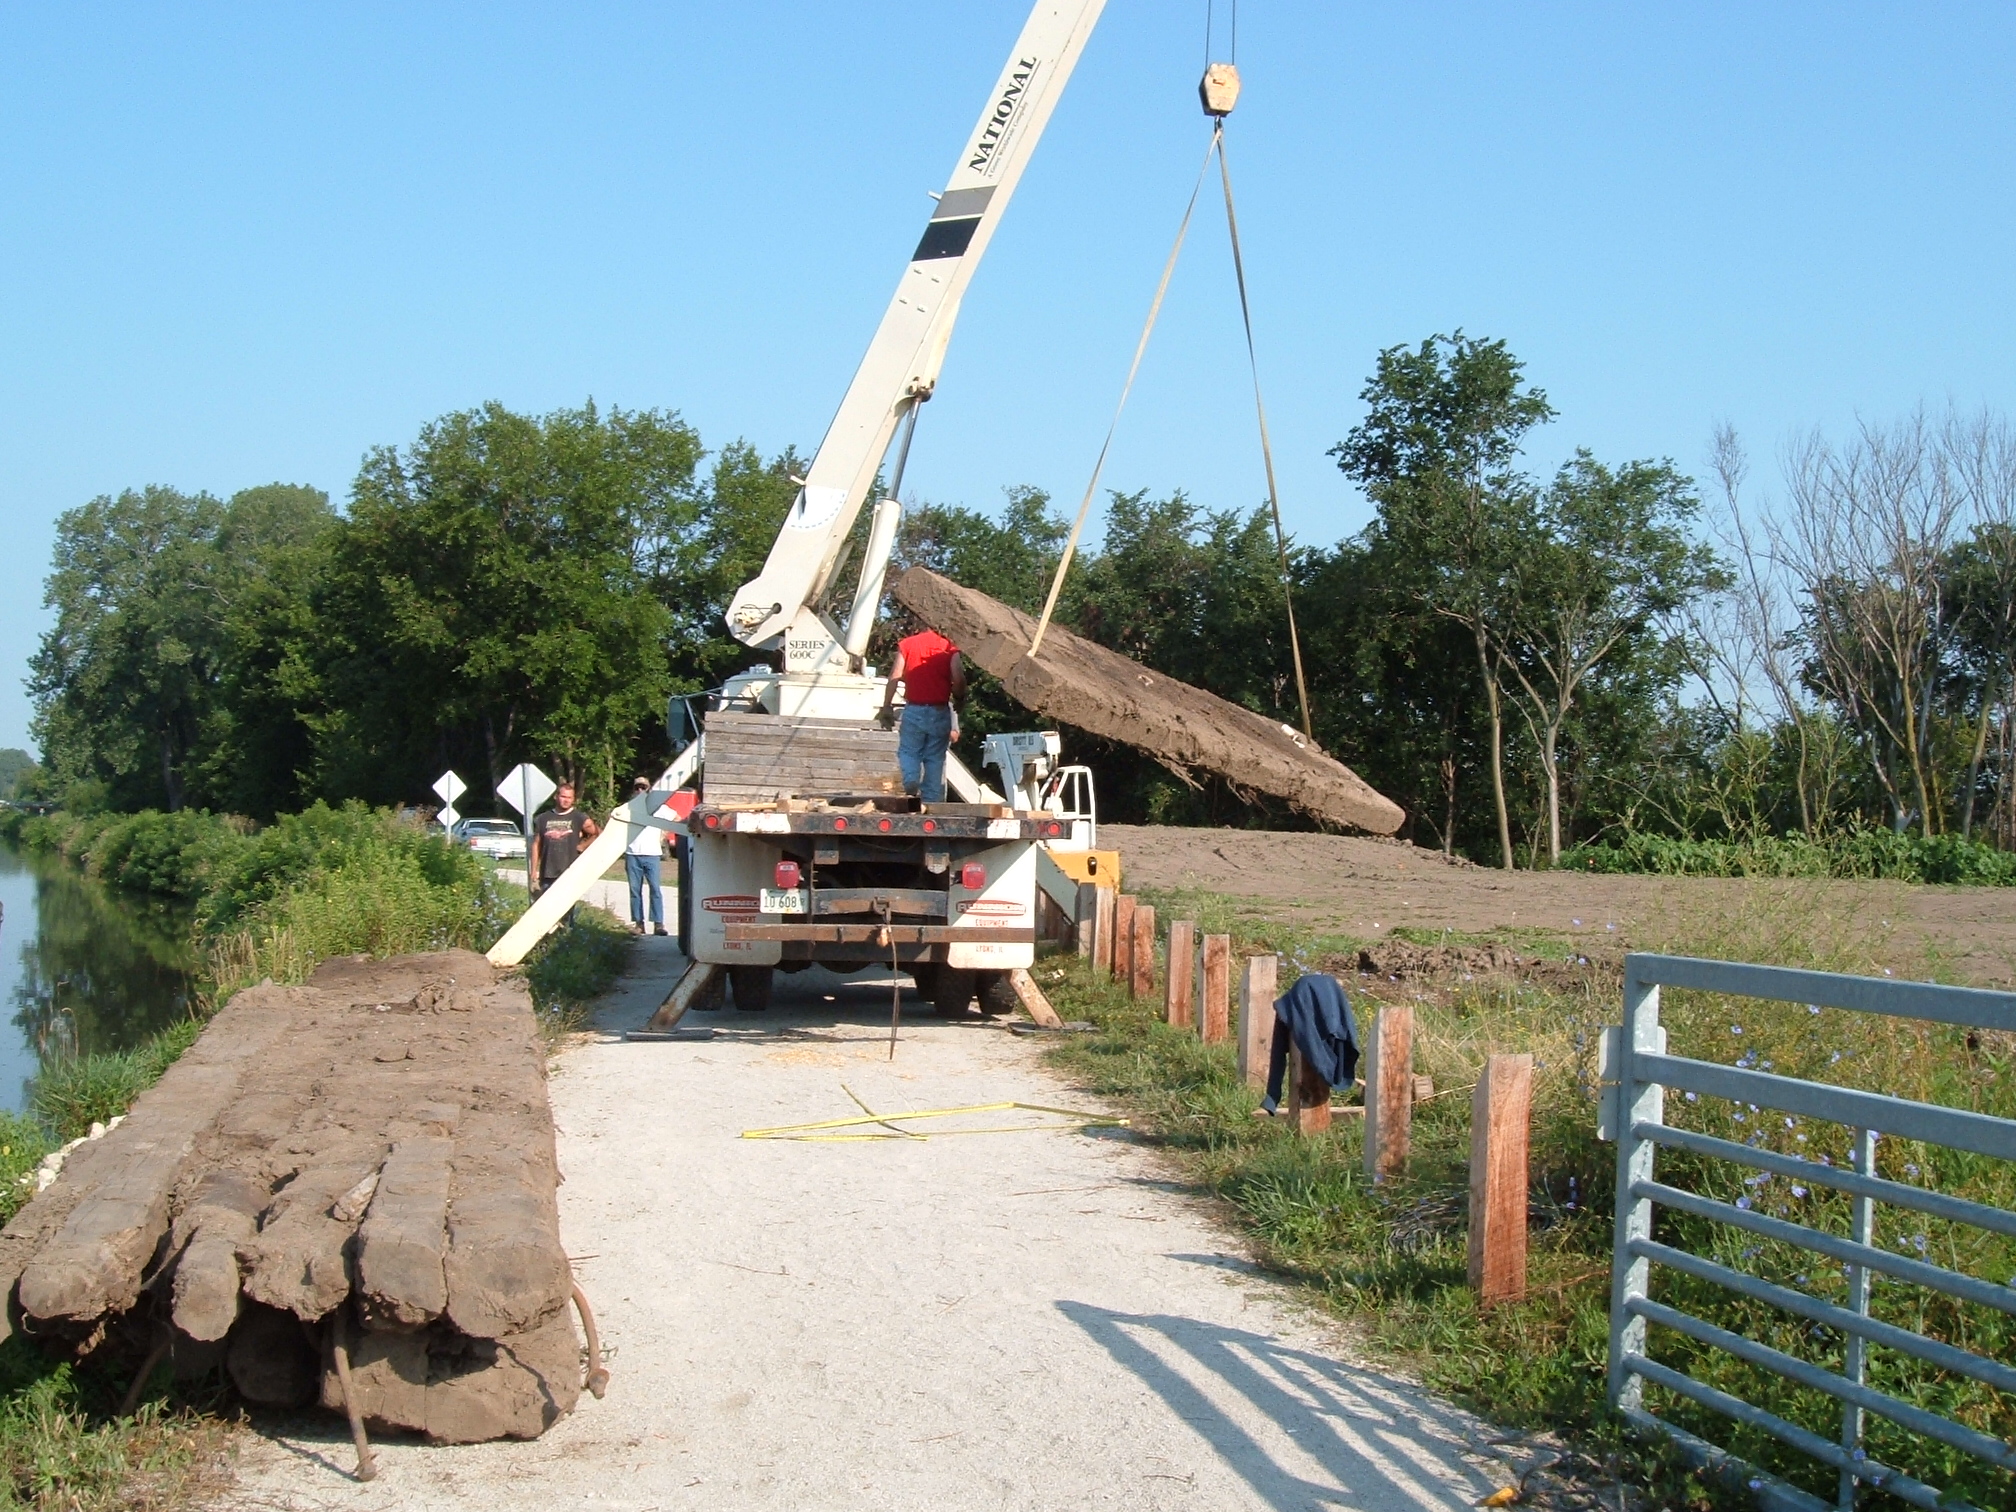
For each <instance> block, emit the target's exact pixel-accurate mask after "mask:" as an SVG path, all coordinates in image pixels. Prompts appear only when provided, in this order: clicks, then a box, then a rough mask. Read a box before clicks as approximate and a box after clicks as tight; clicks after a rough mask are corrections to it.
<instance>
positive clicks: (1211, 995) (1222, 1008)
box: [1197, 934, 1232, 1045]
mask: <svg viewBox="0 0 2016 1512" xmlns="http://www.w3.org/2000/svg"><path fill="white" fill-rule="evenodd" d="M1202 976H1203V982H1204V1001H1203V1002H1202V1003H1201V1004H1199V1005H1198V1014H1197V1021H1198V1032H1199V1033H1200V1034H1201V1035H1202V1037H1203V1040H1204V1043H1205V1044H1207V1045H1222V1044H1223V1043H1225V1041H1226V1040H1228V1039H1230V1038H1231V1037H1232V1023H1231V1019H1232V936H1230V935H1222V934H1207V935H1206V936H1204V966H1203V971H1202Z"/></svg>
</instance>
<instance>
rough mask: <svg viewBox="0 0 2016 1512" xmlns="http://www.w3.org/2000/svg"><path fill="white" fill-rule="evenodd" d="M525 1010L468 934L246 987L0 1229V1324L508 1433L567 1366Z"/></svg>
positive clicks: (437, 1433) (453, 1429)
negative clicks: (467, 941)
mask: <svg viewBox="0 0 2016 1512" xmlns="http://www.w3.org/2000/svg"><path fill="white" fill-rule="evenodd" d="M557 1183H558V1170H557V1166H556V1164H555V1160H554V1148H553V1120H552V1115H551V1113H550V1111H549V1110H548V1107H547V1102H546V1085H545V1060H544V1056H543V1054H542V1052H541V1051H540V1048H539V1044H538V1038H537V1033H536V1025H535V1023H534V1021H533V1015H532V1002H531V998H530V995H529V994H528V993H527V991H526V989H525V986H524V983H523V981H522V980H521V979H518V978H507V979H502V980H500V979H499V978H498V976H497V974H496V972H495V971H494V970H493V968H492V967H491V965H490V963H489V962H488V961H486V960H484V959H483V957H481V956H479V955H475V954H472V953H470V952H468V951H442V952H438V953H434V954H430V955H422V956H404V957H400V958H397V959H394V960H389V961H372V960H368V959H363V958H353V959H344V960H340V961H331V962H328V963H326V964H324V965H323V966H322V967H321V969H319V970H318V971H317V972H316V973H315V975H314V976H313V977H312V978H310V980H309V982H308V984H307V985H306V986H301V987H280V986H275V985H273V984H272V983H270V982H267V983H262V984H261V985H259V986H257V987H252V988H248V989H246V990H245V991H243V992H240V993H239V994H238V995H237V996H236V997H234V998H232V1000H231V1001H230V1002H229V1003H228V1004H226V1005H225V1007H224V1008H223V1009H222V1010H221V1011H220V1012H219V1013H218V1014H217V1016H216V1017H215V1018H213V1019H212V1020H211V1021H210V1023H209V1025H208V1026H207V1027H206V1028H205V1029H204V1031H203V1033H202V1035H201V1036H200V1037H199V1038H198V1039H197V1041H196V1043H195V1044H194V1045H193V1046H192V1047H191V1048H190V1049H189V1051H188V1053H187V1054H185V1055H184V1056H183V1057H182V1059H181V1060H179V1061H177V1062H176V1063H175V1064H174V1065H173V1066H171V1067H170V1068H169V1070H168V1072H167V1074H166V1075H165V1076H163V1077H162V1079H161V1081H160V1082H159V1083H158V1084H157V1085H156V1086H154V1087H153V1088H152V1089H151V1090H149V1091H148V1092H146V1093H145V1094H143V1095H142V1096H141V1098H140V1099H139V1101H137V1102H136V1103H135V1104H134V1106H133V1110H132V1112H131V1113H130V1114H129V1115H128V1116H127V1117H126V1118H125V1119H123V1120H122V1121H121V1122H120V1123H119V1125H118V1127H116V1128H113V1129H110V1130H109V1131H107V1132H106V1133H105V1134H104V1135H103V1136H102V1137H101V1138H95V1139H92V1140H90V1141H88V1142H86V1143H84V1144H82V1145H80V1146H79V1147H77V1148H76V1149H75V1150H74V1151H72V1152H71V1154H70V1155H69V1157H68V1158H67V1160H66V1161H65V1163H64V1165H63V1168H62V1171H61V1174H60V1175H59V1176H58V1178H57V1179H56V1181H55V1182H54V1184H53V1185H50V1186H49V1187H48V1188H47V1189H46V1190H44V1191H43V1192H41V1193H40V1194H39V1195H38V1196H36V1197H35V1199H34V1200H33V1201H31V1202H30V1203H29V1204H28V1205H27V1206H26V1207H24V1208H22V1210H21V1211H20V1212H19V1213H17V1214H16V1215H15V1217H14V1219H13V1221H12V1222H10V1223H9V1224H8V1225H7V1227H6V1229H5V1230H4V1232H0V1285H4V1286H5V1288H6V1295H7V1298H8V1302H9V1317H10V1319H11V1321H12V1323H13V1325H14V1327H15V1328H16V1329H17V1330H19V1331H21V1332H23V1333H25V1334H28V1335H31V1336H33V1337H35V1338H37V1339H38V1340H42V1341H45V1342H48V1343H50V1344H52V1345H55V1346H57V1347H61V1348H64V1349H67V1350H68V1351H69V1352H71V1353H73V1354H75V1355H78V1356H84V1355H90V1354H94V1353H96V1352H98V1351H101V1350H112V1351H115V1352H118V1353H122V1354H131V1355H134V1356H146V1355H149V1354H151V1353H152V1352H153V1351H154V1350H155V1349H156V1348H157V1347H160V1346H166V1347H167V1348H168V1349H169V1351H170V1354H171V1357H172V1359H173V1360H174V1362H175V1365H176V1368H177V1371H178V1373H184V1374H197V1373H201V1372H203V1371H206V1370H209V1369H212V1368H214V1367H215V1366H216V1365H217V1364H218V1363H219V1361H220V1360H221V1361H222V1363H223V1364H224V1366H225V1368H226V1369H227V1370H228V1372H229V1373H230V1376H231V1378H232V1380H233V1382H234V1383H235V1384H236V1385H237V1387H238V1390H239V1392H240V1393H241V1394H242V1395H243V1396H245V1397H246V1398H248V1399H250V1400H252V1401H255V1402H265V1403H273V1404H279V1405H289V1406H298V1405H303V1404H305V1403H306V1402H308V1401H310V1400H312V1399H314V1398H316V1397H318V1396H319V1397H320V1398H321V1400H322V1401H323V1402H325V1403H326V1404H328V1405H330V1406H340V1403H341V1401H342V1397H341V1394H340V1389H339V1387H338V1384H337V1379H336V1372H335V1370H334V1367H333V1358H334V1356H333V1346H335V1345H336V1344H337V1343H338V1342H339V1341H342V1340H345V1339H347V1340H348V1346H347V1347H349V1348H350V1350H351V1352H352V1355H353V1358H354V1361H355V1370H354V1372H353V1377H352V1380H353V1388H354V1391H355V1397H356V1401H357V1405H358V1406H359V1408H360V1410H361V1411H362V1413H363V1415H364V1416H365V1417H366V1418H367V1419H368V1420H370V1421H372V1422H374V1423H376V1424H377V1425H379V1426H380V1427H390V1428H399V1429H407V1430H412V1431H416V1432H420V1433H425V1434H427V1435H428V1436H429V1437H430V1438H434V1439H437V1440H441V1441H445V1442H457V1443H460V1442H471V1441H474V1440H478V1439H490V1438H502V1437H511V1438H532V1437H536V1436H537V1435H538V1434H539V1433H541V1432H543V1431H544V1430H545V1429H546V1428H547V1427H548V1426H550V1425H551V1424H552V1423H553V1422H554V1421H555V1420H556V1419H557V1418H558V1417H559V1416H560V1415H561V1414H562V1413H565V1412H567V1411H569V1410H571V1409H572V1407H573V1405H574V1402H575V1399H576V1396H577V1394H578V1390H579V1386H580V1382H581V1363H580V1356H579V1349H578V1346H577V1344H576V1342H575V1335H574V1327H573V1322H572V1320H571V1318H570V1317H569V1315H568V1312H567V1305H568V1300H569V1296H570V1294H571V1290H572V1276H571V1272H570V1270H569V1268H568V1263H567V1257H566V1254H565V1252H564V1251H563V1250H562V1248H561V1245H560V1224H559V1213H558V1209H557V1205H556V1201H555V1188H556V1186H557Z"/></svg>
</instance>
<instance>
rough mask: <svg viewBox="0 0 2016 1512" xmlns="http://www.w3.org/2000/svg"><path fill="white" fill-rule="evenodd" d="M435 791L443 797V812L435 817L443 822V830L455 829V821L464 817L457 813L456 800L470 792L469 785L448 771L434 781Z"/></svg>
mask: <svg viewBox="0 0 2016 1512" xmlns="http://www.w3.org/2000/svg"><path fill="white" fill-rule="evenodd" d="M434 791H435V792H437V793H439V794H440V795H441V812H440V813H439V814H437V815H435V816H434V817H435V818H437V819H439V820H440V821H441V828H443V829H453V828H454V827H455V821H456V820H457V819H460V818H461V817H462V816H461V814H459V813H458V812H456V809H455V800H456V799H457V798H460V797H461V796H462V795H463V794H464V793H466V792H468V791H469V784H468V783H466V782H464V781H463V780H462V779H461V778H460V777H458V776H456V775H455V773H454V772H452V771H448V772H443V773H442V774H441V775H440V776H439V777H437V778H435V779H434Z"/></svg>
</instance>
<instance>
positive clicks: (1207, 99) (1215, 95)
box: [1197, 63, 1239, 121]
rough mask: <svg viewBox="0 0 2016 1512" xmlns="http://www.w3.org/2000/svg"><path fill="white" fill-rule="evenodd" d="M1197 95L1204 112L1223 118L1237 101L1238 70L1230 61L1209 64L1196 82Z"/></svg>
mask: <svg viewBox="0 0 2016 1512" xmlns="http://www.w3.org/2000/svg"><path fill="white" fill-rule="evenodd" d="M1197 95H1198V98H1199V99H1201V100H1203V102H1204V114H1206V115H1208V116H1216V117H1217V118H1218V119H1219V120H1221V121H1222V120H1224V119H1225V117H1226V116H1228V115H1230V114H1232V107H1233V106H1235V105H1237V104H1238V103H1239V70H1238V69H1236V68H1234V67H1233V66H1232V65H1231V64H1230V63H1213V64H1211V65H1210V66H1209V67H1208V68H1206V69H1205V70H1204V77H1203V78H1202V79H1201V80H1200V81H1199V82H1198V85H1197Z"/></svg>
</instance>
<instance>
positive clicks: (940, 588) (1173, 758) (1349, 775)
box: [891, 567, 1405, 835]
mask: <svg viewBox="0 0 2016 1512" xmlns="http://www.w3.org/2000/svg"><path fill="white" fill-rule="evenodd" d="M891 591H892V592H893V593H894V594H895V596H896V599H897V601H898V602H899V603H901V604H902V605H903V606H904V607H905V608H906V609H908V610H910V611H911V612H912V613H913V614H915V615H917V616H919V617H920V618H921V619H923V620H924V621H925V622H926V623H927V624H929V625H931V626H932V627H933V628H934V629H936V630H938V631H939V632H940V633H941V634H943V635H945V636H947V637H949V638H950V639H951V640H952V641H953V643H954V644H956V645H957V646H958V647H959V649H960V650H961V651H962V652H964V653H965V655H966V658H967V660H969V661H971V662H972V663H973V664H974V665H975V666H978V667H980V668H982V669H983V670H985V671H987V672H989V673H991V674H992V675H993V676H994V677H996V678H998V679H999V680H1000V682H1001V685H1002V686H1003V687H1004V688H1006V689H1007V691H1008V696H1009V697H1011V698H1013V699H1014V700H1015V701H1016V702H1017V703H1019V704H1021V705H1023V706H1024V707H1025V708H1028V709H1030V710H1032V711H1033V712H1035V713H1037V714H1040V715H1042V716H1043V717H1044V718H1045V719H1051V720H1055V721H1056V722H1057V723H1059V724H1066V725H1073V726H1076V727H1077V728H1078V729H1081V730H1088V731H1090V732H1091V733H1092V734H1094V735H1103V736H1105V737H1106V738H1107V739H1109V740H1118V741H1122V742H1124V743H1126V744H1127V745H1131V746H1134V747H1136V748H1138V749H1140V750H1143V751H1146V752H1147V753H1148V754H1149V755H1151V756H1153V757H1155V758H1156V760H1158V761H1160V762H1162V763H1163V764H1164V765H1165V766H1168V767H1170V768H1172V769H1174V770H1175V771H1177V772H1179V773H1182V774H1186V775H1187V774H1188V773H1190V772H1192V771H1200V770H1201V771H1206V772H1215V773H1217V774H1218V775H1219V776H1221V777H1223V778H1225V779H1226V780H1227V781H1228V782H1230V783H1231V784H1232V785H1233V786H1234V787H1235V788H1244V789H1249V790H1254V791H1258V792H1262V793H1269V794H1272V795H1273V796H1274V797H1276V798H1283V799H1286V800H1287V801H1288V802H1289V803H1291V804H1293V805H1294V806H1295V807H1296V808H1298V809H1300V810H1302V811H1303V812H1304V813H1306V814H1308V815H1310V816H1311V817H1312V818H1316V819H1320V820H1324V821H1326V822H1328V823H1331V824H1337V825H1342V826H1345V827H1347V828H1350V829H1355V830H1365V831H1368V832H1370V833H1372V834H1375V835H1390V834H1392V833H1393V832H1394V831H1395V830H1397V829H1398V828H1399V827H1400V823H1401V820H1402V819H1403V818H1404V817H1405V816H1404V815H1403V814H1402V812H1401V810H1400V806H1399V805H1398V804H1396V803H1394V802H1393V801H1392V800H1391V799H1389V798H1386V797H1385V796H1383V795H1382V794H1380V793H1377V792H1375V791H1374V790H1373V789H1372V788H1371V787H1370V786H1369V785H1368V784H1367V783H1366V782H1365V781H1364V780H1363V779H1362V778H1361V777H1359V776H1358V774H1357V773H1356V772H1354V771H1352V770H1351V769H1350V768H1349V767H1347V766H1345V765H1344V764H1343V763H1342V762H1340V761H1337V760H1336V759H1334V758H1333V757H1330V756H1326V755H1324V754H1323V752H1322V751H1321V750H1319V749H1317V748H1316V747H1315V746H1314V745H1313V744H1311V743H1310V742H1308V741H1307V740H1305V739H1304V738H1303V736H1302V735H1301V734H1300V732H1298V731H1296V730H1293V729H1290V728H1289V727H1288V726H1286V725H1284V724H1282V723H1280V721H1278V720H1273V719H1268V718H1266V717H1265V716H1263V715H1260V714H1255V713H1254V712H1253V711H1252V710H1250V709H1242V708H1240V707H1239V706H1238V705H1237V704H1234V703H1228V702H1227V701H1226V700H1224V699H1222V698H1219V697H1218V696H1217V695H1216V694H1212V693H1206V692H1205V691H1204V690H1203V689H1201V688H1193V687H1191V686H1190V685H1189V684H1187V683H1181V682H1178V681H1176V679H1174V678H1173V677H1164V676H1163V675H1162V674H1161V673H1160V672H1151V671H1150V670H1149V669H1148V668H1146V667H1144V666H1142V665H1141V664H1140V663H1139V662H1136V661H1130V660H1129V659H1128V658H1126V657H1124V656H1122V655H1120V654H1119V653H1118V652H1117V651H1108V650H1107V649H1106V648H1105V647H1104V646H1096V645H1094V644H1093V643H1092V642H1091V641H1088V640H1085V639H1084V638H1082V637H1080V636H1076V635H1073V634H1072V633H1071V632H1070V631H1068V630H1065V629H1062V628H1060V627H1059V626H1057V625H1056V624H1054V623H1053V624H1052V625H1051V626H1050V628H1049V630H1048V631H1047V632H1046V633H1045V635H1044V638H1043V649H1042V652H1041V653H1040V654H1039V655H1038V656H1037V657H1035V658H1034V659H1032V658H1031V657H1030V656H1029V654H1028V652H1029V641H1030V638H1031V637H1032V636H1033V635H1034V634H1035V631H1036V621H1035V620H1033V619H1032V618H1030V617H1029V616H1028V615H1026V614H1024V613H1022V612H1021V611H1020V610H1018V609H1011V608H1009V607H1008V606H1007V605H1006V604H1004V603H1002V602H1000V601H999V600H998V599H993V598H989V597H988V596H987V595H986V594H984V593H980V592H978V591H977V590H975V589H972V588H962V587H960V586H959V584H957V583H954V582H950V581H948V580H947V579H945V578H942V577H940V576H939V575H938V574H937V573H935V572H931V571H929V570H927V569H926V568H923V567H912V568H910V569H909V570H908V571H907V572H904V573H903V574H902V575H901V576H899V577H898V578H897V579H896V581H895V583H894V584H893V585H892V588H891Z"/></svg>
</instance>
